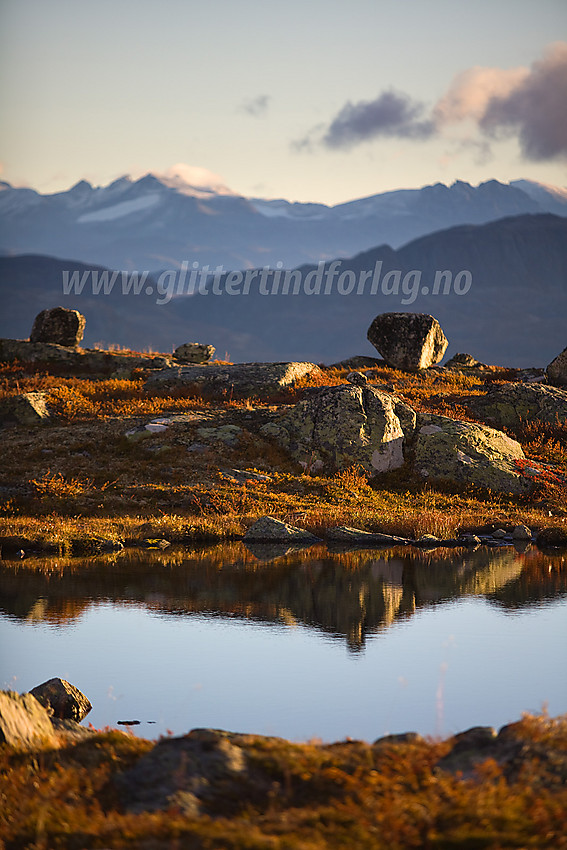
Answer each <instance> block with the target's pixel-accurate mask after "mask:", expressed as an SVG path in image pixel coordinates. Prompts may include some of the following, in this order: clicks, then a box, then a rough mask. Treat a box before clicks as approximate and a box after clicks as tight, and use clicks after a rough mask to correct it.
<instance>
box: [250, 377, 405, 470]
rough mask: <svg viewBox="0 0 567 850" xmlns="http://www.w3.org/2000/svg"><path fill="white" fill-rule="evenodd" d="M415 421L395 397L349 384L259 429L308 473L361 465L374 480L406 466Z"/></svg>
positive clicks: (310, 399) (331, 389)
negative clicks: (407, 443) (377, 475)
mask: <svg viewBox="0 0 567 850" xmlns="http://www.w3.org/2000/svg"><path fill="white" fill-rule="evenodd" d="M415 420H416V415H415V412H414V411H413V410H412V408H411V407H409V406H408V405H407V404H404V402H402V401H401V400H400V399H399V398H396V396H392V395H389V394H388V393H385V392H382V391H381V390H377V389H374V388H372V387H364V386H355V385H354V384H349V385H348V386H347V385H341V386H338V387H325V388H323V389H321V390H319V391H318V392H314V393H313V394H311V395H310V396H309V397H308V398H306V399H304V400H303V401H301V402H299V403H298V404H296V405H295V406H294V407H293V408H292V409H291V410H290V411H288V412H287V413H285V414H284V415H283V416H281V417H280V418H279V419H278V420H277V421H275V422H270V423H268V424H267V425H264V426H263V428H261V429H260V430H261V433H262V434H263V435H264V436H269V437H272V438H274V439H275V440H276V442H278V443H279V444H280V445H281V446H282V448H284V449H285V450H287V451H288V452H289V453H290V454H291V456H292V457H293V458H294V459H295V460H297V461H298V462H299V463H301V464H302V465H303V466H304V468H308V469H310V470H313V471H317V470H323V469H324V470H325V471H326V472H334V471H336V470H340V469H346V468H348V467H349V466H353V465H355V464H358V465H360V466H362V467H363V468H364V469H365V470H366V472H367V473H368V474H369V475H374V474H375V473H379V472H387V471H389V470H391V469H397V468H398V467H400V466H402V464H403V462H404V454H403V446H404V439H406V438H408V437H410V436H411V435H412V434H413V431H414V428H415Z"/></svg>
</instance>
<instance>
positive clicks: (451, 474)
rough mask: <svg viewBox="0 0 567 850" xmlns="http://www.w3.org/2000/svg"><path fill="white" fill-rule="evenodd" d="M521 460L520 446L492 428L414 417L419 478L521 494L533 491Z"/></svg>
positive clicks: (425, 416)
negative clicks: (474, 485)
mask: <svg viewBox="0 0 567 850" xmlns="http://www.w3.org/2000/svg"><path fill="white" fill-rule="evenodd" d="M524 460H525V455H524V452H523V451H522V447H521V446H520V444H519V443H518V442H516V440H512V439H511V438H510V437H508V436H507V435H506V434H503V433H502V432H501V431H496V430H495V429H494V428H488V427H487V426H486V425H477V424H476V423H472V422H459V421H458V420H455V419H449V418H448V417H447V416H434V415H432V414H420V415H419V417H418V422H417V439H416V442H415V455H414V468H415V471H416V472H417V473H418V475H420V476H421V477H422V478H425V479H427V480H445V481H450V482H452V483H454V484H476V485H478V486H480V487H485V488H487V489H489V490H493V491H494V492H498V493H513V494H518V495H522V494H525V493H529V492H530V491H531V490H532V488H533V481H532V478H531V477H530V476H528V475H526V474H525V472H524V463H523V461H524Z"/></svg>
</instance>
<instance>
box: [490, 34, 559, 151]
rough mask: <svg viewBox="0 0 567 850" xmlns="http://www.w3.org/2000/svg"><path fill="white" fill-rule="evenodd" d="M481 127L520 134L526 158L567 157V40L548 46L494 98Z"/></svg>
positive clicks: (495, 133)
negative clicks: (512, 85)
mask: <svg viewBox="0 0 567 850" xmlns="http://www.w3.org/2000/svg"><path fill="white" fill-rule="evenodd" d="M479 126H480V128H481V130H482V131H483V132H484V133H486V134H488V135H497V134H498V133H499V132H504V133H506V134H512V133H514V134H517V135H518V139H519V142H520V146H521V149H522V153H523V154H524V156H525V157H526V159H532V160H545V159H555V158H557V157H560V156H567V43H562V44H555V45H553V46H552V47H551V48H549V50H548V51H547V52H546V55H545V57H544V58H543V59H542V61H541V62H535V63H534V64H533V65H532V67H531V70H530V73H529V74H528V75H527V76H526V77H525V78H524V79H523V80H522V81H521V82H520V83H519V84H518V85H517V86H516V87H515V88H513V89H512V90H511V91H510V92H509V93H508V94H507V95H496V96H494V97H492V98H491V99H490V101H489V102H488V104H487V106H486V109H485V111H484V115H483V116H482V117H481V119H480V121H479Z"/></svg>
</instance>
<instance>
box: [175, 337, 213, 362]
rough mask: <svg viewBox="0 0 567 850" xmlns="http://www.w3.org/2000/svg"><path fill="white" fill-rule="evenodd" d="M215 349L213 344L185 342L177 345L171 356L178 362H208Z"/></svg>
mask: <svg viewBox="0 0 567 850" xmlns="http://www.w3.org/2000/svg"><path fill="white" fill-rule="evenodd" d="M215 351H216V349H215V347H214V345H204V344H203V343H200V342H185V343H184V344H183V345H179V346H177V348H176V349H175V351H174V352H173V356H174V358H175V359H176V360H179V362H180V363H208V362H209V360H210V359H211V357H212V356H213V354H214V353H215Z"/></svg>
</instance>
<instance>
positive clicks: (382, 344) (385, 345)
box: [367, 313, 449, 371]
mask: <svg viewBox="0 0 567 850" xmlns="http://www.w3.org/2000/svg"><path fill="white" fill-rule="evenodd" d="M367 337H368V340H369V342H371V343H372V345H373V346H374V348H375V349H376V350H377V351H378V352H379V353H380V354H381V355H382V357H383V358H384V360H385V361H386V363H387V364H388V365H389V366H392V367H393V368H394V369H404V370H409V371H415V370H416V369H427V367H428V366H432V365H434V364H435V363H439V361H440V360H441V359H442V357H443V355H444V354H445V350H446V348H447V345H448V344H449V343H448V340H447V338H446V336H445V334H444V333H443V331H442V330H441V325H440V324H439V322H438V321H437V319H435V318H434V317H433V316H430V315H428V314H427V313H381V314H380V315H379V316H376V318H375V319H374V321H373V322H372V324H371V325H370V327H369V328H368V333H367Z"/></svg>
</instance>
